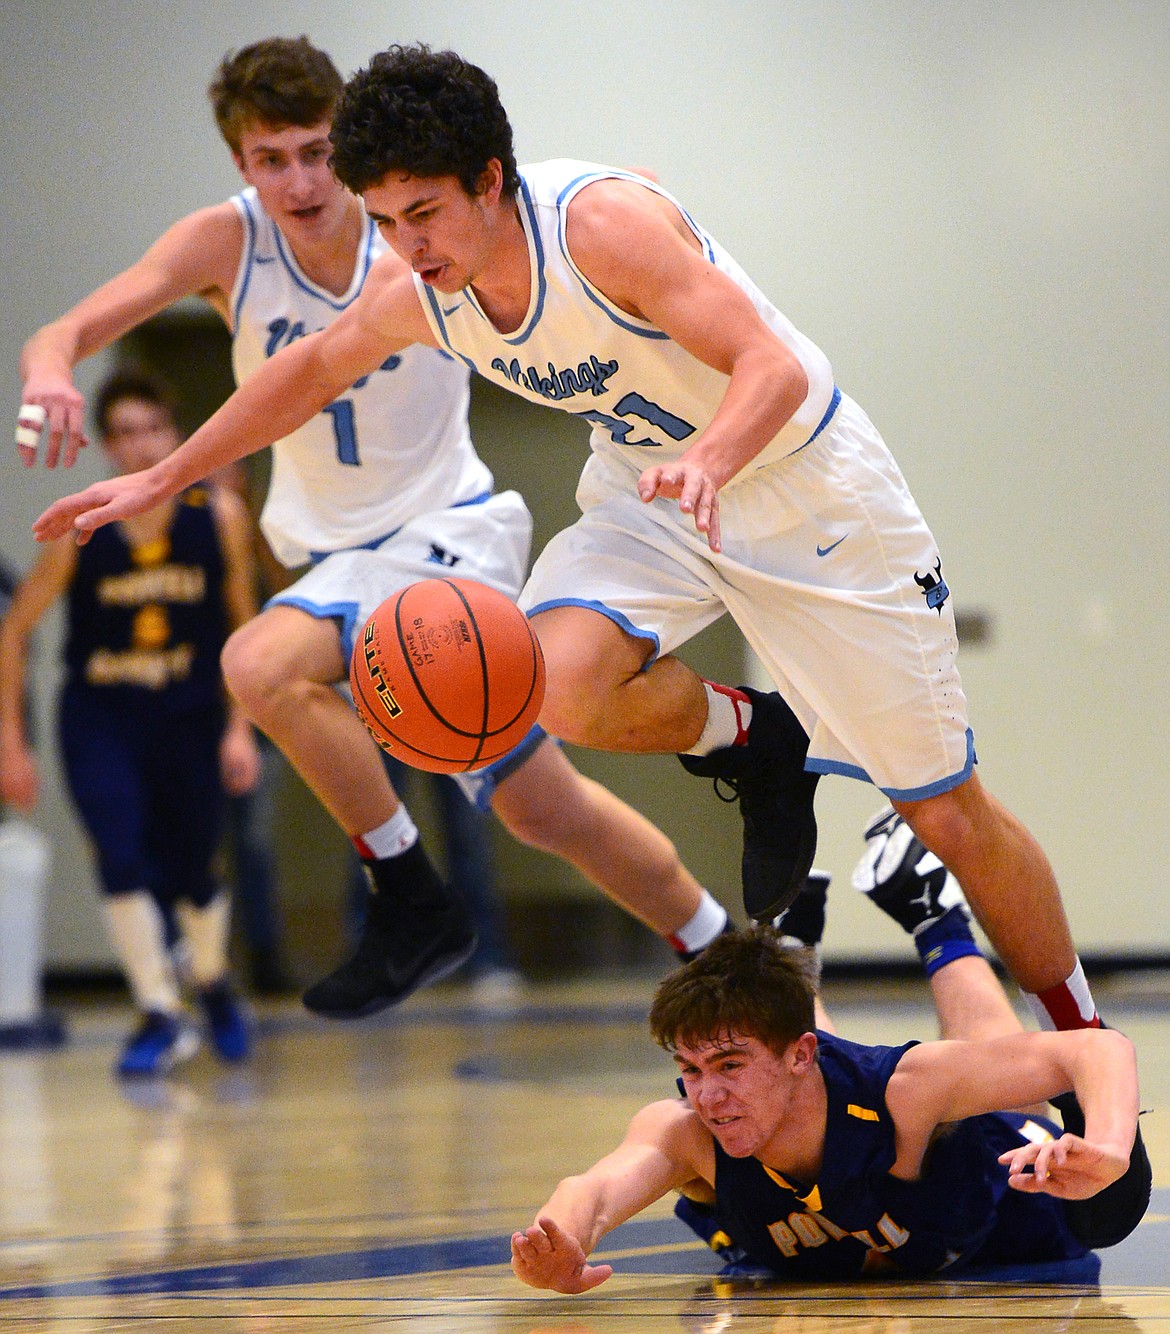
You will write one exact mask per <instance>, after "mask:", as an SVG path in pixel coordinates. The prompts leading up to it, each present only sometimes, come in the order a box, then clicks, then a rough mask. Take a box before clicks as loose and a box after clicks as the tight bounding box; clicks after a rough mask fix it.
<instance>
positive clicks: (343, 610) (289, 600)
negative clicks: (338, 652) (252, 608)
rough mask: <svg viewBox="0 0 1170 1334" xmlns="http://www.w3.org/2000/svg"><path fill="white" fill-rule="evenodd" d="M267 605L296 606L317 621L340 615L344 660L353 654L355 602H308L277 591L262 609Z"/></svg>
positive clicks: (266, 607) (356, 611)
mask: <svg viewBox="0 0 1170 1334" xmlns="http://www.w3.org/2000/svg"><path fill="white" fill-rule="evenodd" d="M269 607H296V608H297V609H298V610H300V611H303V612H306V613H307V614H308V615H310V616H312V617H313V619H314V620H318V621H329V620H332V619H333V618H334V617H335V616H340V617H341V630H340V635H341V649H342V652H343V653H344V654H345V657H346V661H348V660H349V659H350V658H351V657H352V656H353V641H354V630H355V628H356V626H357V618H358V604H357V603H356V602H326V603H321V602H310V601H309V599H308V598H304V597H295V596H293V595H292V594H291V593H277V595H276V596H275V597H272V598H269V599H268V601H267V602H266V603H265V604H264V607H263V610H264V611H267V610H268V608H269Z"/></svg>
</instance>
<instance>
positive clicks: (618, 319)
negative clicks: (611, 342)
mask: <svg viewBox="0 0 1170 1334" xmlns="http://www.w3.org/2000/svg"><path fill="white" fill-rule="evenodd" d="M613 175H617V176H618V179H619V180H623V181H636V180H637V177H636V176H621V175H618V173H610V172H607V173H606V174H605V175H600V174H599V173H597V172H595V171H588V172H585V173H584V174H583V175H581V176H577V177H575V178H574V179H573V180H571V181H570V182H569V183H568V185H566V186H565V188H564V189H563V190H562V191H561V192H560V194H559V195H557V213H558V215H559V218H558V221H557V242H558V244H559V245H560V247H561V254H562V255H564V257H565V262H566V263H567V264H568V266H569V271H570V272H571V273H572V275H573V277H574V278H576V279H577V281H578V282H579V283H580V284H581V290H582V291H583V292H584V293H585V295H586V296H587V297H588V298H589V300H590V301H592V302H593V304H594V305H595V306H596V307H597V309H598V310H600V311H602V312H603V313H604V314H605V315H606V316H608V317H609V319H610V320H612V321H613V323H614V324H616V325H617V326H618V327H619V328H621V329H625V330H626V331H627V332H628V333H632V334H637V335H638V336H639V337H641V338H652V339H657V340H658V341H659V342H664V341H666V342H668V341H669V340H670V335H669V334H668V333H664V332H663V331H662V330H661V329H647V328H646V327H645V325H641V324H630V323H629V322H628V320H626V319H623V318H622V316H623V314H624V312H619V311H618V310H617V309H616V307H614V306H610V305H608V304H607V303H606V302H605V301H603V300H602V299H601V297H600V296H599V295H598V294H597V292H596V291H594V289H593V288H592V287H591V286H590V284H589V282H588V281H587V279H586V278H585V276H584V275H583V274H582V273H581V270H580V269H578V267H577V265H576V264H575V263H574V262H573V258H572V256H571V255H570V254H569V246H568V242H567V240H566V238H565V224H566V223H567V222H568V212H567V210H566V209H563V208H562V207H561V204H562V202H563V201H564V198H565V196H566V195H567V194H568V193H569V192H570V191H571V190H572V189H573V188H574V187H575V186H578V185H580V183H581V182H582V181H604V180H609V179H610V178H611V176H613ZM645 183H646V182H643V184H645ZM654 193H656V194H657V193H658V192H657V191H655V192H654ZM664 197H665V196H664ZM689 222H690V220H689V219H688V224H689ZM697 239H699V240H701V239H702V237H701V235H700V236H699V237H698V238H697ZM708 258H710V256H708Z"/></svg>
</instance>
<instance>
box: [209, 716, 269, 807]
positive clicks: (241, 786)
mask: <svg viewBox="0 0 1170 1334" xmlns="http://www.w3.org/2000/svg"><path fill="white" fill-rule="evenodd" d="M219 772H220V777H221V779H222V780H223V787H224V791H225V792H226V793H227V794H228V796H229V797H242V796H244V794H245V793H247V792H251V791H253V789H254V788H255V787H256V784H257V783H258V782H259V781H260V747H259V746H257V744H256V736H255V733H254V732H253V731H252V725H251V723H249V722H247V721H246V720H243V721H235V720H233V721H232V722H230V723H229V724H228V725H227V727H226V728H225V729H224V734H223V738H222V740H221V741H220V743H219Z"/></svg>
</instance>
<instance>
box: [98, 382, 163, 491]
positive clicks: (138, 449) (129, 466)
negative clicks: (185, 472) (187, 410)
mask: <svg viewBox="0 0 1170 1334" xmlns="http://www.w3.org/2000/svg"><path fill="white" fill-rule="evenodd" d="M182 442H183V440H182V436H181V435H180V434H179V430H178V427H176V425H175V423H174V420H173V418H172V417H171V414H170V413H169V412H167V410H166V409H165V408H161V407H159V405H158V404H157V403H151V402H149V401H148V400H146V399H142V398H121V399H118V400H117V402H115V403H114V404H112V405H111V407H110V410H109V413H108V417H107V428H106V433H105V435H104V436H103V437H102V444H103V445H104V446H105V448H106V450H107V452H108V453H109V455H110V458H111V459H113V461H114V464H115V466H116V467H117V469H118V471H119V472H122V473H130V472H139V471H141V469H143V468H152V467H153V466H154V465H155V464H156V463H161V462H162V460H163V459H165V458H166V456H167V455H168V454H170V453H171V452H172V451H174V450H176V449H178V447H179V445H181V444H182Z"/></svg>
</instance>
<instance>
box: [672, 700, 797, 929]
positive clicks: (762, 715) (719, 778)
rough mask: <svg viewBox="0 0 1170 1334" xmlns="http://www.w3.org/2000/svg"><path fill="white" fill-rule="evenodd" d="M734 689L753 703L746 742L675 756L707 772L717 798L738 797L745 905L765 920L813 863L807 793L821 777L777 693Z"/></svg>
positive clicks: (700, 773) (782, 906) (792, 896)
mask: <svg viewBox="0 0 1170 1334" xmlns="http://www.w3.org/2000/svg"><path fill="white" fill-rule="evenodd" d="M740 689H741V690H742V691H743V692H744V694H745V695H747V697H748V699H749V700H751V705H752V720H751V723H750V724H749V726H748V739H747V743H746V744H745V745H742V746H722V747H720V749H718V750H713V751H712V752H711V753H710V755H680V756H679V759H680V760H681V761H682V764H683V768H685V769H686V770H687V772H688V773H692V774H696V775H697V776H698V777H700V778H713V779H714V780H715V792H716V794H717V795H718V796H719V798H720V799H721V800H723V801H728V802H731V801H738V802H739V810H740V814H741V815H742V816H743V906H744V910H745V911H746V913H747V915H748V916H749V917H750V918H752V919H753V920H754V921H760V922H763V921H770V920H771V919H772V918H773V917H775V916H777V915H778V914H779V913H782V912H783V911H784V910H785V908H787V907H788V906H789V904H791V902H792V901H793V899H795V898H796V896H797V894H799V893H800V890H801V887H802V886H803V885H804V882H805V878H806V877H807V875H808V873H809V871H810V869H811V868H812V863H813V857H814V856H815V854H816V850H817V821H816V816H815V814H814V812H813V799H814V797H815V795H816V790H817V783H818V782H819V780H820V775H819V774H814V773H808V772H807V771H806V770H805V767H804V760H805V756H806V755H807V754H808V734H807V733H806V732H805V730H804V728H803V727H801V725H800V722H799V720H798V719H797V717H796V715H795V714H794V713H793V712H792V710H791V709H790V708H789V707H788V705H787V704H785V702H784V700H783V699H781V697H780V696H779V695H778V694H777V693H776V692H775V691H770V692H764V691H761V690H753V689H751V688H750V687H749V686H741V687H740ZM722 788H727V789H729V791H730V795H729V796H725V795H724V792H723V791H722V790H721V789H722Z"/></svg>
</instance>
